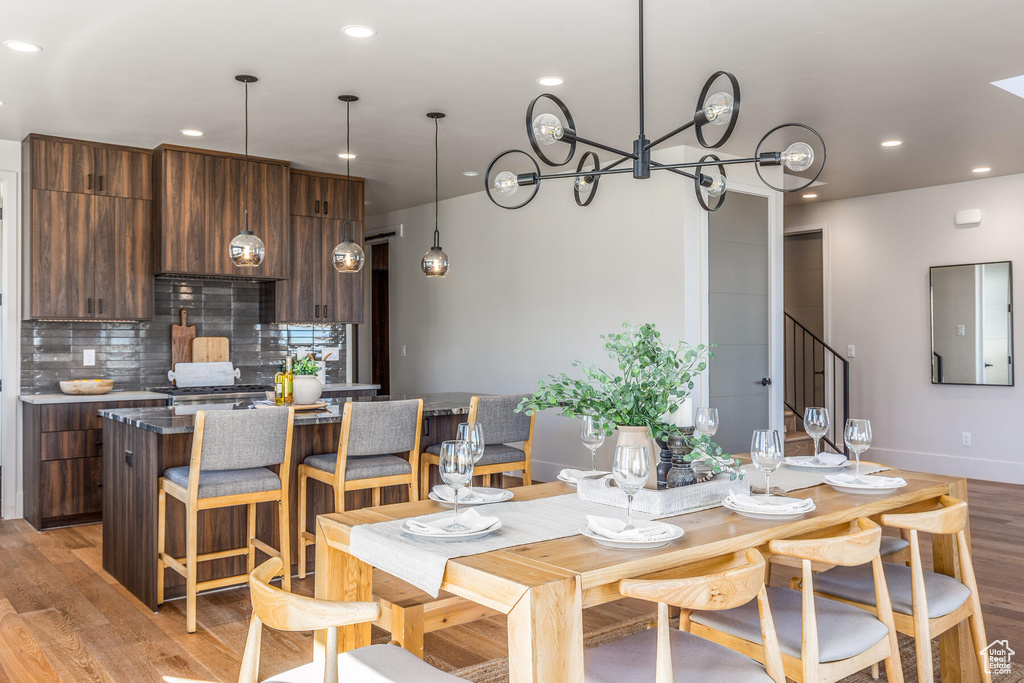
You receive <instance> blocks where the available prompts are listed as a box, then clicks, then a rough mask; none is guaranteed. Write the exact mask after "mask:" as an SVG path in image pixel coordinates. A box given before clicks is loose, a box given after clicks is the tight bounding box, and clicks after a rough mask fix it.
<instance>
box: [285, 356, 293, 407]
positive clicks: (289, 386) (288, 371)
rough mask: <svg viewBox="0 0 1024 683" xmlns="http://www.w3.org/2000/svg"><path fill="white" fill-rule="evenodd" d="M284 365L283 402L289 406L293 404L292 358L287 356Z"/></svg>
mask: <svg viewBox="0 0 1024 683" xmlns="http://www.w3.org/2000/svg"><path fill="white" fill-rule="evenodd" d="M284 363H285V366H284V367H285V370H284V402H285V403H286V404H288V405H291V404H292V403H294V402H295V375H294V374H292V357H291V356H288V357H287V358H286V359H285V361H284Z"/></svg>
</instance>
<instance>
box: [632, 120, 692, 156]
mask: <svg viewBox="0 0 1024 683" xmlns="http://www.w3.org/2000/svg"><path fill="white" fill-rule="evenodd" d="M692 127H693V121H687V122H686V123H684V124H683V125H681V126H679V127H678V128H676V129H675V130H673V131H671V132H668V133H665V134H664V135H662V136H661V137H660V138H658V139H657V140H651V141H650V142H648V143H647V144H646V145H644V149H651V148H652V147H657V146H658V145H660V144H661V143H663V142H665V141H666V140H668V139H669V138H674V137H675V136H677V135H679V134H680V133H682V132H683V131H685V130H688V129H689V128H692Z"/></svg>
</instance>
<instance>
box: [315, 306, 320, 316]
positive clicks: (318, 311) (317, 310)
mask: <svg viewBox="0 0 1024 683" xmlns="http://www.w3.org/2000/svg"><path fill="white" fill-rule="evenodd" d="M316 317H318V318H319V317H320V304H317V305H316Z"/></svg>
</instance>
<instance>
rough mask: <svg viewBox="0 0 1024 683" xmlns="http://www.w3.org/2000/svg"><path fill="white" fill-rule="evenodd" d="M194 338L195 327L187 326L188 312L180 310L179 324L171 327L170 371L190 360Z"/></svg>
mask: <svg viewBox="0 0 1024 683" xmlns="http://www.w3.org/2000/svg"><path fill="white" fill-rule="evenodd" d="M195 338H196V326H195V325H189V324H188V311H187V310H186V309H184V308H183V309H181V324H180V325H171V370H173V369H174V366H175V365H177V364H178V363H188V362H189V361H191V360H192V340H193V339H195Z"/></svg>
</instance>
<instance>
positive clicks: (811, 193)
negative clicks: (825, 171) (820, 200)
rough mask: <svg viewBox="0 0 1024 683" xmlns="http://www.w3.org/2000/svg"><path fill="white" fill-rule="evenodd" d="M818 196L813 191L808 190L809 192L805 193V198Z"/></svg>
mask: <svg viewBox="0 0 1024 683" xmlns="http://www.w3.org/2000/svg"><path fill="white" fill-rule="evenodd" d="M817 197H818V195H816V194H814V193H813V192H808V193H807V194H805V195H804V199H817Z"/></svg>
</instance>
